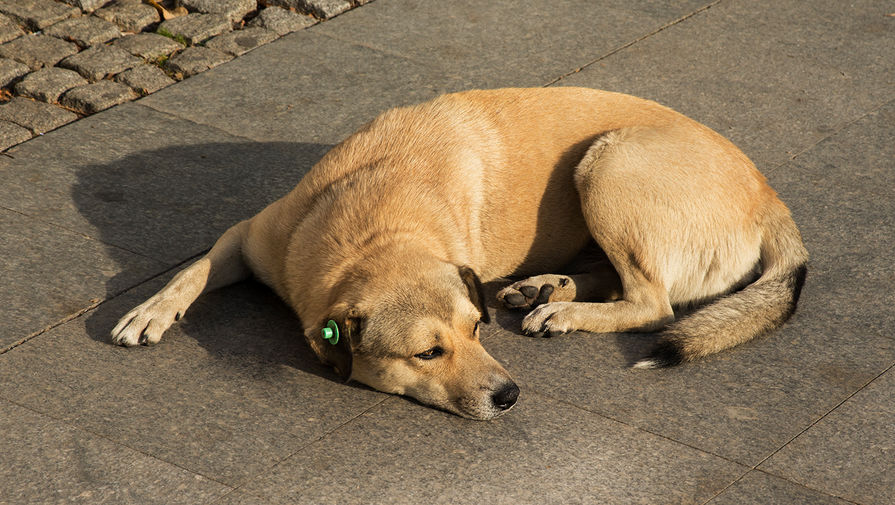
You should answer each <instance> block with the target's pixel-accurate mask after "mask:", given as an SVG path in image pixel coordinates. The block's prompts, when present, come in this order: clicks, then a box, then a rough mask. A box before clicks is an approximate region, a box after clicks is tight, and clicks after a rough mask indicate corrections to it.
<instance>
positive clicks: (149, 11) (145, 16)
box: [94, 0, 161, 32]
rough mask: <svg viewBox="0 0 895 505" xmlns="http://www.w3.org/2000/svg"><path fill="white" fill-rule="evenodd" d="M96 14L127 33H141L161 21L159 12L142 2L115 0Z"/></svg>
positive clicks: (140, 0) (136, 0) (137, 0)
mask: <svg viewBox="0 0 895 505" xmlns="http://www.w3.org/2000/svg"><path fill="white" fill-rule="evenodd" d="M94 14H95V15H96V16H99V17H100V18H102V19H105V20H106V21H110V22H112V23H115V24H116V25H118V26H119V27H121V29H122V30H124V31H126V32H139V31H142V30H144V29H145V28H147V27H148V26H149V25H151V24H152V23H157V22H159V21H161V18H160V17H159V15H158V11H157V10H155V8H153V7H152V6H150V5H147V4H145V3H143V1H142V0H115V1H113V2H111V3H109V4H108V5H106V6H105V7H103V8H102V9H98V10H96V11H95V12H94Z"/></svg>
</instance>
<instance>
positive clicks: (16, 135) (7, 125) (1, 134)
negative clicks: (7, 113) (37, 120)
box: [0, 119, 31, 151]
mask: <svg viewBox="0 0 895 505" xmlns="http://www.w3.org/2000/svg"><path fill="white" fill-rule="evenodd" d="M30 138H31V132H30V131H28V130H27V129H25V128H22V127H21V126H19V125H17V124H15V123H12V122H10V121H4V120H2V119H0V151H2V150H4V149H6V148H8V147H12V146H14V145H16V144H18V143H20V142H24V141H26V140H28V139H30Z"/></svg>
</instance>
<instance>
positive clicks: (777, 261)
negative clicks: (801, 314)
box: [634, 200, 808, 368]
mask: <svg viewBox="0 0 895 505" xmlns="http://www.w3.org/2000/svg"><path fill="white" fill-rule="evenodd" d="M775 203H776V205H773V206H772V207H771V208H769V209H768V211H770V212H769V214H768V215H766V217H765V219H764V226H763V227H762V228H763V237H762V243H761V252H760V258H761V259H760V261H761V269H762V273H761V275H760V276H759V278H758V279H757V280H756V281H755V282H753V283H752V284H749V285H748V286H746V287H745V288H743V289H742V290H740V291H736V292H734V293H731V294H729V295H727V296H724V297H721V298H719V299H717V300H715V301H714V302H712V303H710V304H708V305H706V306H704V307H702V308H700V309H699V310H697V311H695V312H693V313H692V314H690V315H688V316H685V317H683V318H681V319H679V320H677V321H675V322H673V323H671V324H670V325H669V326H668V327H667V328H666V329H665V330H663V331H662V332H661V333H660V334H659V343H658V345H657V346H656V347H655V348H654V349H653V350H652V352H650V353H649V354H648V355H647V356H646V357H645V358H643V359H641V360H640V361H638V362H637V363H635V364H634V368H663V367H669V366H674V365H677V364H679V363H683V362H686V361H693V360H696V359H699V358H702V357H704V356H708V355H710V354H714V353H716V352H720V351H722V350H724V349H729V348H731V347H733V346H736V345H739V344H742V343H744V342H748V341H749V340H751V339H753V338H755V337H757V336H759V335H761V334H763V333H766V332H768V331H771V330H773V329H775V328H777V327H779V326H780V325H782V324H783V323H784V322H785V321H786V320H787V319H789V317H790V316H791V315H792V313H793V312H795V310H796V304H797V303H798V301H799V294H800V293H801V291H802V285H803V284H804V282H805V274H806V272H807V266H806V265H807V262H808V252H807V251H806V250H805V247H804V246H803V245H802V238H801V235H800V234H799V230H798V228H796V225H795V223H794V222H793V220H792V217H791V216H790V214H789V210H788V209H787V208H786V207H785V206H784V205H783V203H782V202H779V200H778V201H777V202H775Z"/></svg>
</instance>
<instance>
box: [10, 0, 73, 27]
mask: <svg viewBox="0 0 895 505" xmlns="http://www.w3.org/2000/svg"><path fill="white" fill-rule="evenodd" d="M0 13H3V14H6V15H7V16H9V17H10V18H12V19H14V20H15V21H16V22H17V23H19V24H20V25H23V26H27V27H28V29H30V30H31V31H37V30H43V29H44V28H46V27H48V26H50V25H52V24H55V23H58V22H59V21H62V20H63V19H68V18H70V17H74V16H77V15H79V14H80V13H81V11H79V10H78V9H76V8H75V7H72V6H69V5H65V4H63V3H59V2H54V1H53V0H0Z"/></svg>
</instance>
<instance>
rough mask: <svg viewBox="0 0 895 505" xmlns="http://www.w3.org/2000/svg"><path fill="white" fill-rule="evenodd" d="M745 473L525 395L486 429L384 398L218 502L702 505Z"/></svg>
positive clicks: (482, 424) (731, 465)
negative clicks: (646, 504)
mask: <svg viewBox="0 0 895 505" xmlns="http://www.w3.org/2000/svg"><path fill="white" fill-rule="evenodd" d="M647 467H648V468H650V471H643V469H644V468H647ZM746 470H747V469H746V468H744V467H742V466H740V465H737V464H735V463H732V462H730V461H725V460H723V459H721V458H717V457H715V456H711V455H709V454H706V453H704V452H700V451H696V450H693V449H691V448H689V447H685V446H683V445H680V444H676V443H674V442H671V441H669V440H667V439H664V438H662V437H659V436H655V435H652V434H649V433H645V432H642V431H640V430H636V429H634V428H631V427H629V426H625V425H623V424H621V423H617V422H614V421H610V420H607V419H605V418H602V417H600V416H596V415H593V414H591V413H588V412H584V411H581V410H578V409H576V408H574V407H570V406H568V405H565V404H562V403H559V402H556V401H554V400H551V399H550V398H547V397H544V396H541V395H538V394H535V393H531V392H528V393H523V395H522V396H520V398H519V403H518V404H517V405H516V407H514V408H513V410H511V411H510V412H508V413H507V414H505V415H504V416H502V417H501V418H498V419H496V420H493V421H489V422H475V421H469V420H466V419H462V418H459V417H457V416H454V415H451V414H447V413H443V412H439V411H435V410H432V409H429V408H426V407H423V406H421V405H418V404H416V403H414V402H411V401H409V400H406V399H403V398H400V397H391V398H389V399H388V400H387V401H385V402H383V403H382V404H380V405H379V406H377V407H375V408H373V409H371V410H369V411H367V412H364V413H363V414H362V415H360V416H359V417H357V418H355V419H354V420H352V421H351V422H350V423H348V424H346V425H344V426H341V427H339V429H338V430H336V431H334V432H333V433H332V434H330V435H329V436H328V437H326V438H325V439H323V440H320V441H318V442H316V443H314V444H313V445H311V446H310V447H308V448H306V449H305V450H303V451H301V452H299V453H297V454H295V455H294V456H292V457H290V458H289V459H287V460H286V461H283V462H282V463H280V464H279V465H277V466H276V467H275V468H274V469H272V471H270V472H269V473H268V474H266V475H264V476H261V477H259V478H258V479H256V480H254V481H252V482H250V483H248V484H247V485H246V486H244V487H243V488H241V489H240V492H238V493H233V494H231V495H228V496H227V497H225V498H224V499H223V500H221V503H226V504H233V503H239V504H249V503H257V504H261V503H267V504H280V503H344V504H366V503H393V504H405V503H407V504H415V503H433V504H462V503H474V504H480V503H493V504H518V503H568V504H587V503H601V504H631V503H702V502H705V501H707V500H708V499H709V498H711V497H712V496H714V494H716V493H718V492H720V491H721V490H722V489H724V488H725V487H726V486H727V485H728V484H730V483H731V482H733V481H734V480H736V479H737V478H738V477H739V476H741V475H743V474H744V473H745V471H746ZM334 479H336V480H334ZM336 482H337V483H336Z"/></svg>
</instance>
